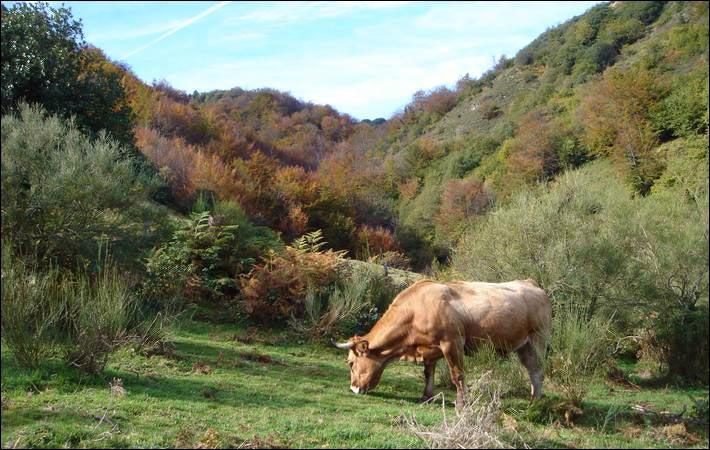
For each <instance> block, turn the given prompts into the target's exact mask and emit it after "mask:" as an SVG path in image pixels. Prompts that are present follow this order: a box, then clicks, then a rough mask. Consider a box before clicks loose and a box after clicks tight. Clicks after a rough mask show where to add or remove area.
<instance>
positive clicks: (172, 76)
mask: <svg viewBox="0 0 710 450" xmlns="http://www.w3.org/2000/svg"><path fill="white" fill-rule="evenodd" d="M596 3H599V2H516V3H511V2H471V3H468V2H465V3H464V2H456V3H447V2H383V1H380V2H373V3H368V2H284V3H279V2H64V4H65V5H66V6H69V7H71V8H72V11H73V14H74V17H76V18H81V19H82V22H83V26H84V34H85V37H86V40H87V41H88V42H90V43H92V44H93V45H96V46H98V47H100V48H102V49H103V50H104V51H105V52H106V53H107V54H108V55H109V57H111V58H112V59H114V60H119V61H123V62H126V63H127V64H128V65H130V66H131V68H132V69H133V71H134V72H135V73H136V74H137V75H138V76H139V77H140V78H141V79H143V80H144V81H147V82H150V81H152V80H157V79H166V80H167V81H168V82H170V84H172V85H173V86H174V87H176V88H178V89H182V90H185V91H187V92H190V93H191V92H192V91H193V90H198V91H209V90H212V89H229V88H232V87H237V86H238V87H241V88H245V89H255V88H260V87H271V88H275V89H278V90H281V91H288V92H290V93H291V94H292V95H294V96H295V97H297V98H300V99H302V100H306V101H312V102H314V103H322V104H325V103H327V104H330V105H332V106H333V107H335V108H336V109H338V110H339V111H341V112H345V113H348V114H351V115H352V116H354V117H356V118H358V119H366V118H371V119H373V118H376V117H385V118H387V117H390V116H391V115H392V113H394V112H395V111H396V110H398V109H399V108H402V107H403V106H404V105H406V104H407V103H408V102H409V100H410V99H411V96H412V94H413V93H414V92H415V91H417V90H419V89H424V90H428V89H431V88H434V87H436V86H440V85H447V86H450V87H451V86H452V85H453V84H454V83H455V82H456V80H458V79H459V78H461V76H463V75H464V74H466V73H469V74H470V75H471V76H478V75H480V74H481V73H482V72H483V71H485V70H486V69H488V68H489V67H490V66H491V65H492V61H493V58H494V57H498V56H500V55H502V54H505V55H508V56H512V55H514V54H515V53H516V52H517V51H518V50H519V49H520V48H522V47H523V46H525V45H526V44H528V43H529V42H530V41H531V40H533V39H534V38H535V37H537V36H538V35H539V34H540V33H542V32H543V31H545V30H546V29H547V28H549V27H551V26H554V25H557V24H560V23H562V22H564V21H566V20H567V19H570V18H572V17H573V16H575V15H579V14H581V13H583V12H584V11H586V10H587V9H589V8H590V7H591V6H593V5H594V4H596ZM54 6H56V4H55V5H54Z"/></svg>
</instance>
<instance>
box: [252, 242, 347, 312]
mask: <svg viewBox="0 0 710 450" xmlns="http://www.w3.org/2000/svg"><path fill="white" fill-rule="evenodd" d="M323 245H325V242H322V235H321V234H320V232H319V231H317V232H313V233H309V234H307V235H305V236H303V237H302V238H300V239H298V240H296V241H295V242H294V244H293V246H286V248H285V249H284V251H283V252H282V253H277V252H275V251H273V250H271V251H269V252H268V253H267V255H266V256H264V257H262V261H263V263H262V264H257V265H255V266H254V267H253V269H252V270H251V272H249V274H248V275H246V276H244V277H242V278H241V279H240V285H241V290H242V299H243V306H244V311H245V312H246V314H247V315H248V316H249V317H251V318H253V319H256V320H259V321H262V322H274V321H285V320H288V319H291V318H292V317H294V318H297V319H299V318H302V317H303V315H304V312H305V298H306V294H307V292H309V291H310V292H312V293H313V294H312V295H322V294H323V293H324V292H325V290H326V289H327V288H328V286H330V285H332V283H333V282H334V281H335V280H336V278H337V267H338V265H339V264H340V260H341V258H342V255H343V254H344V252H342V251H339V252H334V251H333V250H327V251H322V250H320V248H321V247H322V246H323Z"/></svg>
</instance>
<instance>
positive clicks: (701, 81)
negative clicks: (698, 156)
mask: <svg viewBox="0 0 710 450" xmlns="http://www.w3.org/2000/svg"><path fill="white" fill-rule="evenodd" d="M707 80H708V78H707V72H706V73H705V74H704V76H703V77H695V78H693V79H691V80H685V82H683V83H680V84H679V85H678V86H677V87H676V88H675V89H673V91H672V92H671V94H670V95H668V96H667V97H666V98H664V99H663V100H662V101H661V102H659V103H658V104H657V105H656V107H655V108H654V112H653V114H652V116H651V120H652V122H653V125H654V127H655V129H656V130H658V132H659V134H660V136H661V137H662V138H665V139H668V138H671V137H692V136H694V135H697V134H702V133H705V132H706V131H707V129H708V122H707V120H708V114H707V109H708V85H707Z"/></svg>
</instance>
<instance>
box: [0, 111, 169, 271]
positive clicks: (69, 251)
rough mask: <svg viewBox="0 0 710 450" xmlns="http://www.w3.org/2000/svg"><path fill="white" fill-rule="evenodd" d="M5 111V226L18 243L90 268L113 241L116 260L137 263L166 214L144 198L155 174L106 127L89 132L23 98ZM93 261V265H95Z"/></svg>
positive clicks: (17, 247) (44, 256)
mask: <svg viewBox="0 0 710 450" xmlns="http://www.w3.org/2000/svg"><path fill="white" fill-rule="evenodd" d="M18 108H19V111H18V113H17V114H8V115H5V116H3V117H2V128H1V129H2V150H3V151H2V174H1V180H2V234H3V236H5V237H8V238H10V240H11V242H12V243H13V246H14V247H15V251H19V252H20V253H21V254H25V255H27V254H29V255H34V256H36V257H38V258H39V259H40V260H44V261H47V259H51V260H55V261H56V262H58V263H59V264H61V265H63V266H65V267H68V268H76V267H77V265H83V266H85V267H87V268H91V266H92V265H94V266H96V265H97V264H100V262H99V261H96V256H97V254H98V251H99V248H102V247H103V246H105V245H110V251H111V253H112V255H113V256H114V257H115V258H116V259H117V260H118V262H119V263H131V264H133V265H142V264H140V263H139V262H138V256H140V252H141V250H144V249H147V248H149V247H150V246H152V245H153V244H154V242H155V241H156V239H158V238H160V232H161V231H162V230H163V229H164V227H163V226H162V222H163V221H164V217H165V214H159V212H158V210H157V208H156V206H155V205H154V204H152V203H151V202H149V201H148V196H149V194H150V186H152V185H153V181H154V179H153V178H152V177H150V176H147V175H145V176H144V175H143V174H141V173H138V172H136V170H135V165H134V161H133V160H132V159H131V158H129V157H126V156H125V151H124V150H123V149H122V147H121V146H120V145H119V144H118V143H117V142H116V141H115V140H113V139H111V138H110V137H108V136H107V135H106V134H105V133H99V137H98V139H96V140H91V139H90V138H88V137H87V136H85V135H84V134H82V132H81V131H80V130H79V129H78V128H77V126H76V124H75V123H74V122H73V121H69V122H65V121H64V120H62V119H61V118H59V117H57V116H56V115H55V116H51V117H47V116H46V115H45V112H44V110H43V109H42V108H40V107H37V106H28V105H27V104H23V103H21V104H20V105H19V107H18ZM94 268H98V267H94Z"/></svg>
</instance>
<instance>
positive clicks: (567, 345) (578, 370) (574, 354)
mask: <svg viewBox="0 0 710 450" xmlns="http://www.w3.org/2000/svg"><path fill="white" fill-rule="evenodd" d="M611 330H612V323H611V320H609V319H602V318H599V317H593V318H592V319H591V320H589V319H588V318H587V314H586V313H585V312H584V311H582V310H581V309H579V308H576V307H565V308H562V309H561V310H557V311H556V314H555V317H554V318H553V324H552V335H551V338H550V351H549V354H548V355H547V358H546V360H545V362H546V370H545V373H546V375H547V376H548V379H550V380H552V381H554V382H555V383H556V384H558V385H559V387H560V389H561V390H562V393H563V394H564V396H565V398H566V399H567V400H568V401H570V402H571V403H572V404H573V405H576V406H579V405H581V403H582V400H583V399H584V397H585V396H586V394H587V390H588V389H589V385H590V382H591V380H592V379H594V377H595V376H596V375H598V374H600V373H604V372H605V371H606V368H607V366H608V362H609V358H610V357H611V354H612V352H613V350H614V348H615V346H614V340H613V336H612V334H611Z"/></svg>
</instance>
